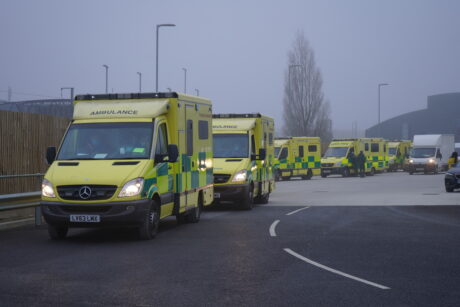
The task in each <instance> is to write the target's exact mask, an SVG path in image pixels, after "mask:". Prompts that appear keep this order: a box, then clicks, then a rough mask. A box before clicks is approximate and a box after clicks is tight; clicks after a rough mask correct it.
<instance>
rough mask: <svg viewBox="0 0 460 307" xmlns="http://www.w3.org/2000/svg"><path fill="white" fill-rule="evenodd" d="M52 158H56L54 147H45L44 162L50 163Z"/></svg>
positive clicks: (52, 160)
mask: <svg viewBox="0 0 460 307" xmlns="http://www.w3.org/2000/svg"><path fill="white" fill-rule="evenodd" d="M54 160H56V147H54V146H52V147H48V148H47V149H46V162H48V165H51V164H52V163H53V162H54Z"/></svg>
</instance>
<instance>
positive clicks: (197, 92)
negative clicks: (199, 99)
mask: <svg viewBox="0 0 460 307" xmlns="http://www.w3.org/2000/svg"><path fill="white" fill-rule="evenodd" d="M195 91H196V95H197V96H200V90H199V89H197V88H196V89H195Z"/></svg>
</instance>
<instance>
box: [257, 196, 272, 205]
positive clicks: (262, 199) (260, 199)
mask: <svg viewBox="0 0 460 307" xmlns="http://www.w3.org/2000/svg"><path fill="white" fill-rule="evenodd" d="M269 198H270V193H267V194H265V195H262V196H259V197H257V203H258V204H262V205H266V204H268V200H269Z"/></svg>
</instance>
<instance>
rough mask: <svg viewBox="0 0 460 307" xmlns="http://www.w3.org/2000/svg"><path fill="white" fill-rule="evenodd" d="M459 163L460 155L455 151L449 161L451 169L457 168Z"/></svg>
mask: <svg viewBox="0 0 460 307" xmlns="http://www.w3.org/2000/svg"><path fill="white" fill-rule="evenodd" d="M457 162H458V153H457V152H456V151H454V152H453V153H452V155H451V156H450V158H449V160H448V161H447V164H448V166H449V169H451V168H453V167H455V165H457Z"/></svg>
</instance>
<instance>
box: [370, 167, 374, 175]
mask: <svg viewBox="0 0 460 307" xmlns="http://www.w3.org/2000/svg"><path fill="white" fill-rule="evenodd" d="M374 175H375V168H371V171H370V173H369V176H374Z"/></svg>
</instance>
